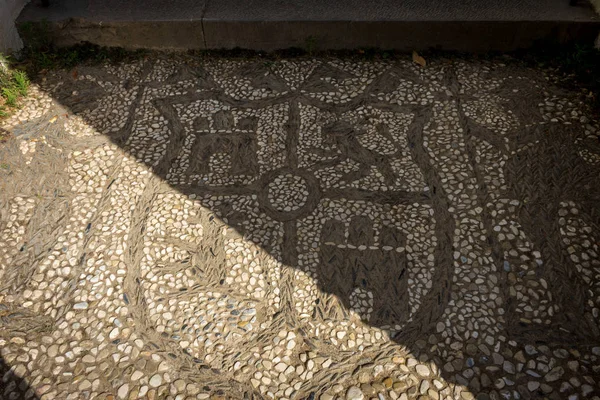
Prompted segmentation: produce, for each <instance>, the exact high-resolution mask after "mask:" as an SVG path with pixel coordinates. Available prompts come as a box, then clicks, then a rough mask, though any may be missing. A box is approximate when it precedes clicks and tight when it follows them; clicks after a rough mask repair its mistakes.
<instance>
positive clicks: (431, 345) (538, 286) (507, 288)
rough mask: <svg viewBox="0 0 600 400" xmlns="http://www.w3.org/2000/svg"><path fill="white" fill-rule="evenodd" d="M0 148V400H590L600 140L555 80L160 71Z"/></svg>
mask: <svg viewBox="0 0 600 400" xmlns="http://www.w3.org/2000/svg"><path fill="white" fill-rule="evenodd" d="M4 129H6V130H8V131H10V132H12V133H13V135H14V139H12V140H11V141H9V142H8V143H5V144H3V145H2V147H1V148H0V156H1V158H0V162H1V163H0V164H1V165H0V167H1V168H0V355H1V358H2V362H1V363H0V364H1V367H0V369H1V372H2V376H1V380H0V387H1V388H2V390H1V391H0V395H1V396H3V397H2V398H6V399H21V398H26V399H87V398H90V399H91V398H93V399H137V398H143V399H209V398H210V399H263V398H264V399H284V398H287V399H316V400H319V399H323V400H326V399H334V398H337V399H412V398H420V399H473V398H477V399H537V398H549V399H599V398H600V382H599V378H598V377H599V376H600V315H599V314H600V311H599V307H600V255H599V253H600V250H599V244H600V207H599V206H600V141H599V140H598V134H599V132H600V122H599V121H598V120H597V119H594V117H593V116H592V113H591V111H590V109H589V106H588V102H586V100H585V93H584V92H582V91H578V90H577V89H565V87H564V86H562V85H561V77H560V76H558V75H556V74H555V73H554V72H552V71H549V70H542V69H530V68H528V67H526V66H524V65H522V64H520V63H519V62H518V61H515V60H512V59H510V58H499V59H496V60H493V61H477V60H469V59H446V58H442V57H439V58H434V59H428V60H427V66H425V67H422V66H420V65H418V64H415V63H412V61H411V60H410V59H409V58H408V57H407V59H406V61H402V60H400V61H365V60H356V59H350V58H348V59H344V58H333V57H332V58H315V59H313V58H299V59H281V60H274V61H269V60H262V59H258V58H252V59H230V58H219V57H199V56H198V57H194V56H183V55H167V54H150V55H148V56H146V57H145V58H143V59H139V60H137V61H130V62H127V63H122V64H118V65H113V64H106V65H103V66H83V65H82V66H79V67H77V68H76V69H74V70H70V71H50V72H48V73H47V74H46V76H45V78H44V79H43V80H41V81H40V82H39V84H38V85H36V86H35V87H34V88H33V94H32V96H31V98H30V99H29V100H28V102H27V104H26V105H25V107H24V108H23V109H22V110H20V111H19V112H18V113H17V114H16V115H15V116H14V117H12V118H11V119H9V120H8V121H5V123H4Z"/></svg>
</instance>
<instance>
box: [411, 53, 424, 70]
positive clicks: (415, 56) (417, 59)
mask: <svg viewBox="0 0 600 400" xmlns="http://www.w3.org/2000/svg"><path fill="white" fill-rule="evenodd" d="M413 62H414V63H417V64H419V65H420V66H421V67H424V66H426V65H427V61H425V59H424V58H423V57H421V56H420V55H419V53H417V52H416V51H413Z"/></svg>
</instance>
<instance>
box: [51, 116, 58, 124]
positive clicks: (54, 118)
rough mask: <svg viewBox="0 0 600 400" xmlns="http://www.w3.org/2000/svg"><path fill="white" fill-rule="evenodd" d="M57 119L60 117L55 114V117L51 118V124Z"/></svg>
mask: <svg viewBox="0 0 600 400" xmlns="http://www.w3.org/2000/svg"><path fill="white" fill-rule="evenodd" d="M57 119H58V117H57V116H56V115H55V116H54V117H52V118H50V123H51V124H53V123H55V122H56V120H57Z"/></svg>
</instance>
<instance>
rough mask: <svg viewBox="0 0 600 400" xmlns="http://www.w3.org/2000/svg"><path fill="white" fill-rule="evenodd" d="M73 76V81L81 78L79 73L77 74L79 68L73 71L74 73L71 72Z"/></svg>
mask: <svg viewBox="0 0 600 400" xmlns="http://www.w3.org/2000/svg"><path fill="white" fill-rule="evenodd" d="M71 75H73V79H77V77H78V76H79V72H77V68H74V69H73V72H71Z"/></svg>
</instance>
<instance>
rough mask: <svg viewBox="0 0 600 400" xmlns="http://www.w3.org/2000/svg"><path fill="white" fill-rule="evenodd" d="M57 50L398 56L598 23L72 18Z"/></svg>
mask: <svg viewBox="0 0 600 400" xmlns="http://www.w3.org/2000/svg"><path fill="white" fill-rule="evenodd" d="M46 26H47V30H48V32H47V34H48V35H50V37H51V39H52V41H53V42H54V43H55V44H56V45H57V46H70V45H74V44H76V43H80V42H90V43H94V44H98V45H101V46H119V47H124V48H128V49H139V48H148V49H172V50H188V49H221V48H226V49H231V48H235V47H241V48H247V49H252V50H266V51H271V50H277V49H283V48H289V47H301V48H307V47H310V48H312V49H315V50H318V49H349V48H359V47H378V48H383V49H397V50H423V49H429V48H439V49H443V50H457V51H472V52H486V51H511V50H516V49H520V48H528V47H531V46H532V45H534V44H535V43H536V42H537V41H540V40H544V41H550V42H554V43H565V42H570V41H575V40H577V41H584V42H588V43H593V42H594V41H595V39H596V38H597V36H598V32H599V30H600V25H599V23H597V22H577V23H574V22H551V21H532V22H527V21H523V22H520V21H506V22H503V21H481V22H477V21H466V22H460V21H448V22H444V21H430V22H428V21H383V22H372V21H368V22H356V21H349V22H344V21H315V22H310V21H285V22H284V21H276V22H273V21H265V22H261V21H250V22H249V21H203V22H202V21H136V22H125V21H116V22H102V23H99V22H96V21H87V20H84V19H71V20H68V21H64V22H50V23H47V25H46Z"/></svg>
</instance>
